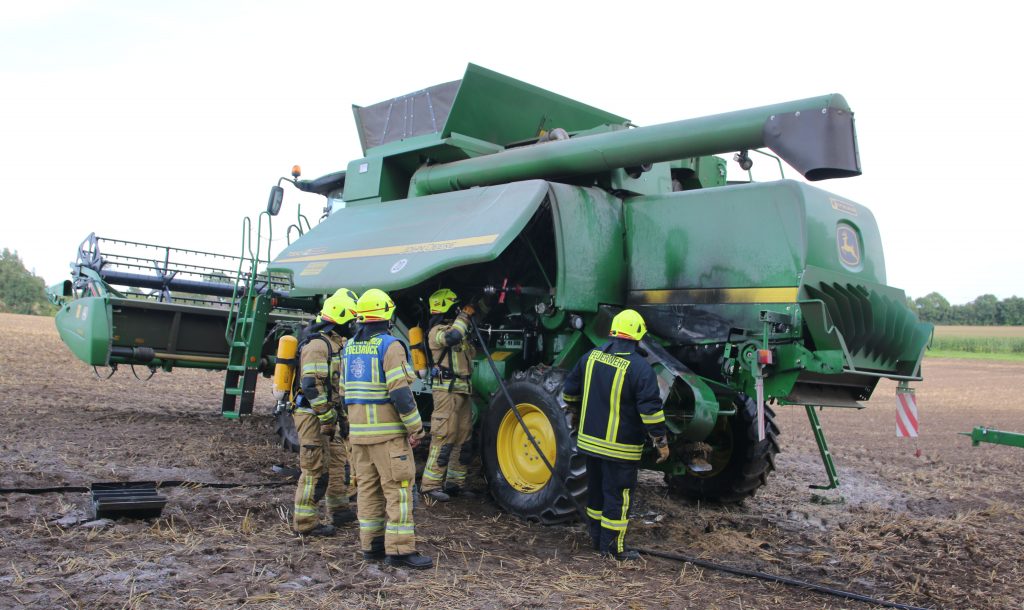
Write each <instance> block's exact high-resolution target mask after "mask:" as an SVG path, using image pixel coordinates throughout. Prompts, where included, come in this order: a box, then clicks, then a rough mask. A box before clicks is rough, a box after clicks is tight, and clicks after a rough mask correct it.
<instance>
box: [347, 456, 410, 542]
mask: <svg viewBox="0 0 1024 610" xmlns="http://www.w3.org/2000/svg"><path fill="white" fill-rule="evenodd" d="M352 463H353V464H354V465H355V472H356V482H357V485H358V497H359V501H358V502H357V504H358V514H359V545H360V547H361V548H362V550H364V551H369V550H371V548H372V544H373V540H374V538H379V537H381V536H384V552H385V553H387V554H388V555H406V554H408V553H415V552H416V528H415V525H414V523H413V518H412V512H413V510H412V509H413V483H414V482H415V479H416V463H415V462H414V461H413V456H412V449H411V448H410V447H409V442H408V441H407V440H406V437H405V436H396V437H393V438H390V439H388V440H386V441H383V442H380V443H373V444H369V445H352Z"/></svg>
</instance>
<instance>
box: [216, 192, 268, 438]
mask: <svg viewBox="0 0 1024 610" xmlns="http://www.w3.org/2000/svg"><path fill="white" fill-rule="evenodd" d="M264 216H266V217H267V257H266V259H263V258H262V257H261V250H262V248H261V246H260V243H261V239H262V237H263V217H264ZM272 240H273V229H272V226H271V221H270V215H269V214H267V213H266V212H263V213H261V214H260V216H259V221H258V224H257V228H256V248H255V250H253V239H252V220H251V219H250V218H249V217H246V218H245V219H243V221H242V255H241V257H240V258H239V262H238V273H237V276H236V278H235V280H236V281H235V290H234V293H233V294H232V297H231V307H230V309H229V311H228V322H227V325H226V326H225V328H224V338H225V339H226V340H227V343H228V348H229V351H228V365H227V374H226V375H225V377H224V394H223V397H222V399H221V405H220V413H221V415H223V416H224V417H227V418H231V419H238V418H239V417H241V416H243V415H249V414H251V413H252V407H253V402H254V401H255V395H256V380H257V375H258V374H259V372H260V364H261V363H260V359H261V358H262V353H263V341H264V338H265V337H266V332H267V322H268V319H269V316H270V310H271V309H273V301H272V297H271V295H270V294H268V293H267V292H264V293H263V294H260V293H259V291H258V290H257V289H256V286H257V278H258V277H260V273H259V266H260V264H261V263H269V262H270V248H271V242H272ZM246 264H248V267H249V268H248V270H245V267H246ZM267 278H268V280H269V274H268V275H267ZM239 286H241V287H243V289H242V290H241V291H240V290H239ZM236 403H237V408H236Z"/></svg>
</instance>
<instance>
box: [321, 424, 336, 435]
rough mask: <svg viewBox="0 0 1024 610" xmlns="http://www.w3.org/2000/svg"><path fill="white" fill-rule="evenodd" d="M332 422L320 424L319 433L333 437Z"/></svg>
mask: <svg viewBox="0 0 1024 610" xmlns="http://www.w3.org/2000/svg"><path fill="white" fill-rule="evenodd" d="M334 431H335V428H334V424H320V434H323V435H324V436H329V437H331V438H334Z"/></svg>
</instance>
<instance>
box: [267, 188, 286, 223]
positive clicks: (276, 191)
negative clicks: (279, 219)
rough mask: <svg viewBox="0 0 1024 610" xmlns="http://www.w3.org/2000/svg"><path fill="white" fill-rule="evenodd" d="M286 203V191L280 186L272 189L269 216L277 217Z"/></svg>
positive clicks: (268, 200)
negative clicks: (282, 205) (282, 204)
mask: <svg viewBox="0 0 1024 610" xmlns="http://www.w3.org/2000/svg"><path fill="white" fill-rule="evenodd" d="M283 201H284V189H283V188H281V186H280V185H277V186H272V187H270V198H269V199H267V214H270V215H271V216H277V213H278V212H280V211H281V203H282V202H283Z"/></svg>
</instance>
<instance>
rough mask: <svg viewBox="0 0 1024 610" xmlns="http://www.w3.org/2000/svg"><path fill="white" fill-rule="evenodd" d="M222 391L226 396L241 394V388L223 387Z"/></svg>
mask: <svg viewBox="0 0 1024 610" xmlns="http://www.w3.org/2000/svg"><path fill="white" fill-rule="evenodd" d="M224 393H225V394H227V395H228V396H241V395H242V388H224Z"/></svg>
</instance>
